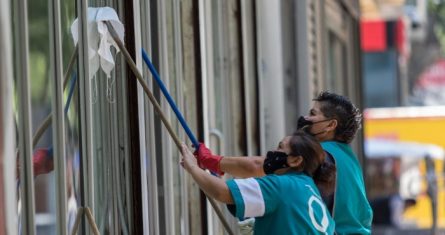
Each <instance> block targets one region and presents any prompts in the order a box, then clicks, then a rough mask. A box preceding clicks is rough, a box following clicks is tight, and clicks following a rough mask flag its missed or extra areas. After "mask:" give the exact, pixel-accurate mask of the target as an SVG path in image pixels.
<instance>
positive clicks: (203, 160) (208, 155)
mask: <svg viewBox="0 0 445 235" xmlns="http://www.w3.org/2000/svg"><path fill="white" fill-rule="evenodd" d="M193 154H194V155H195V156H196V158H197V159H198V165H199V167H201V168H204V169H208V170H209V171H211V172H212V173H215V174H218V175H220V176H221V175H224V172H223V171H221V168H220V166H219V163H220V162H221V159H222V158H223V157H222V156H219V155H214V154H212V151H210V149H208V148H207V147H206V146H205V144H203V143H199V148H198V150H196V151H195V152H194V153H193Z"/></svg>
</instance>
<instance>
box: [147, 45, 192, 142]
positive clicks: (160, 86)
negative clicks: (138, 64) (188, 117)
mask: <svg viewBox="0 0 445 235" xmlns="http://www.w3.org/2000/svg"><path fill="white" fill-rule="evenodd" d="M142 58H143V59H144V62H145V64H146V65H147V66H148V69H149V70H150V72H151V74H153V77H154V79H155V81H156V83H157V84H158V86H159V88H160V89H161V91H162V93H163V94H164V96H165V98H166V99H167V101H168V103H169V104H170V106H171V107H172V109H173V112H175V114H176V117H178V119H179V122H180V123H181V125H182V127H183V128H184V130H185V133H187V135H188V137H189V138H190V140H191V141H192V143H193V146H194V147H195V149H196V150H198V148H199V142H198V140H197V139H196V137H195V136H194V135H193V132H192V131H191V130H190V128H189V126H188V125H187V122H186V121H185V119H184V117H183V116H182V114H181V112H179V110H178V107H177V106H176V104H175V101H173V99H172V97H171V96H170V94H169V93H168V91H167V88H165V85H164V83H163V82H162V80H161V78H160V77H159V74H158V72H157V71H156V69H155V67H154V66H153V64H152V63H151V61H150V59H149V58H148V55H147V52H145V50H144V48H142Z"/></svg>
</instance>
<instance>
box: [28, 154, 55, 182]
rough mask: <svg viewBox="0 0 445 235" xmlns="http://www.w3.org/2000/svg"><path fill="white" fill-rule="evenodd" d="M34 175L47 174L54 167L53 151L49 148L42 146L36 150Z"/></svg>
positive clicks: (33, 159)
mask: <svg viewBox="0 0 445 235" xmlns="http://www.w3.org/2000/svg"><path fill="white" fill-rule="evenodd" d="M32 163H33V167H34V176H38V175H41V174H47V173H49V172H51V171H52V170H53V169H54V162H53V154H52V151H51V150H49V149H47V148H40V149H36V150H35V151H34V154H33V157H32Z"/></svg>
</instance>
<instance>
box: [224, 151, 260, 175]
mask: <svg viewBox="0 0 445 235" xmlns="http://www.w3.org/2000/svg"><path fill="white" fill-rule="evenodd" d="M264 159H265V157H262V156H255V157H253V156H252V157H223V158H222V159H221V161H220V163H219V167H220V169H221V171H222V172H226V173H228V174H230V175H232V176H234V177H239V178H249V177H261V176H264V175H265V173H264V170H263V163H264Z"/></svg>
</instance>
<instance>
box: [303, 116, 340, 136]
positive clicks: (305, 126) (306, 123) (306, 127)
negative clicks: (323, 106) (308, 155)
mask: <svg viewBox="0 0 445 235" xmlns="http://www.w3.org/2000/svg"><path fill="white" fill-rule="evenodd" d="M330 120H332V119H326V120H321V121H318V122H313V121H309V120H307V119H306V118H304V116H300V117H299V118H298V121H297V130H300V129H302V130H303V131H304V132H306V133H308V134H310V135H312V136H316V135H319V134H321V133H324V131H321V132H319V133H315V134H313V133H311V131H310V128H309V126H311V125H314V124H315V123H319V122H326V121H330Z"/></svg>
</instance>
